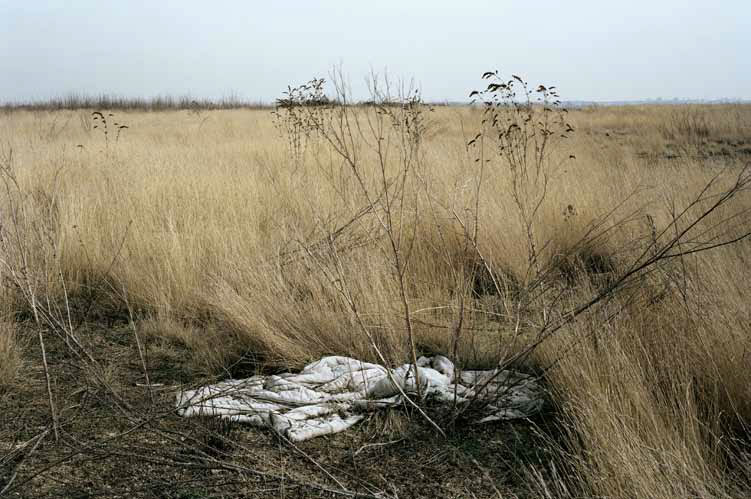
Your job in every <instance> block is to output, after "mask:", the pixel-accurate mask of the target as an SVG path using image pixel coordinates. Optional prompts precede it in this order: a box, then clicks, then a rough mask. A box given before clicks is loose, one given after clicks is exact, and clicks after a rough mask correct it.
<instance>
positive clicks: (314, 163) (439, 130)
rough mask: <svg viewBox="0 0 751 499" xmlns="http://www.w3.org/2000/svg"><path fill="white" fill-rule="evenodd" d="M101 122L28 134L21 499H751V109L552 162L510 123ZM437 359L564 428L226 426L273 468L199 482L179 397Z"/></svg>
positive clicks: (18, 338) (10, 205) (2, 470)
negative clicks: (351, 431)
mask: <svg viewBox="0 0 751 499" xmlns="http://www.w3.org/2000/svg"><path fill="white" fill-rule="evenodd" d="M334 107H335V108H337V106H334ZM93 111H98V110H91V109H82V110H59V111H43V110H13V111H7V112H4V113H2V114H0V153H1V154H2V155H1V156H0V161H1V162H2V163H1V164H0V166H1V167H2V180H3V183H2V184H0V187H1V189H0V192H1V194H0V203H1V205H0V206H1V207H2V208H1V209H2V211H1V212H0V217H2V218H1V223H2V246H1V247H0V265H1V268H0V275H2V282H1V283H0V284H1V285H2V294H1V295H0V299H1V300H2V303H1V305H2V307H1V310H2V311H3V317H2V318H0V409H2V412H0V421H2V423H1V424H0V490H3V489H4V488H5V489H6V491H7V493H8V494H9V495H10V496H11V497H16V496H17V497H28V496H45V495H49V496H55V495H60V494H63V495H69V496H71V497H89V496H90V495H93V494H104V495H105V496H113V497H114V496H122V497H133V496H143V497H154V496H159V497H209V496H210V497H214V496H216V497H220V496H221V495H217V490H218V491H222V490H224V491H225V492H224V493H225V494H226V497H235V496H240V495H242V494H246V496H248V497H256V496H263V495H264V494H266V495H267V496H269V497H278V496H281V494H282V493H285V494H286V495H288V496H290V497H297V496H305V495H307V494H319V495H320V496H321V497H328V496H335V495H337V494H344V492H346V491H349V492H352V494H353V493H354V492H353V491H359V492H362V493H363V494H365V493H366V492H367V493H372V491H373V490H382V491H383V492H384V493H386V494H391V495H392V496H394V497H396V496H398V497H421V496H427V495H431V496H446V497H449V496H451V497H473V496H474V497H541V496H542V497H611V498H615V497H618V498H621V497H623V498H626V497H653V498H665V497H707V498H709V497H712V498H716V497H741V496H748V495H749V494H751V455H750V454H749V452H751V448H749V443H751V442H749V428H748V426H747V424H748V423H750V422H751V385H749V383H748V376H747V373H746V369H747V368H748V366H749V365H750V362H751V307H749V303H751V288H750V287H749V282H751V267H749V258H751V242H750V241H749V239H746V238H743V237H742V236H744V235H745V234H746V233H747V232H748V231H749V230H751V222H749V221H750V220H751V218H749V210H751V193H749V192H747V188H748V180H749V177H748V172H747V170H746V168H748V167H749V164H751V106H748V105H712V106H693V105H692V106H688V105H687V106H633V107H591V108H582V109H574V110H570V111H569V112H568V114H567V115H565V123H566V124H567V125H571V126H570V127H567V129H568V130H569V131H566V130H562V131H561V133H559V131H558V130H557V129H556V132H555V134H553V133H552V132H551V134H550V135H551V138H550V140H549V141H547V142H546V144H545V146H544V153H543V154H541V155H540V156H536V153H535V151H539V149H535V148H534V147H533V145H534V144H537V145H538V146H539V145H540V142H539V141H540V140H541V137H544V133H543V134H542V135H540V130H542V129H540V128H538V129H536V130H537V132H538V135H536V136H531V135H530V134H529V133H528V134H527V135H525V136H522V135H505V136H504V137H502V138H499V135H497V134H496V135H494V133H496V132H498V131H499V130H500V131H503V130H501V128H500V127H496V128H492V124H491V128H487V127H488V123H487V122H486V123H485V124H483V123H482V120H483V118H484V117H487V115H484V114H483V112H482V109H481V108H470V107H445V106H436V107H434V108H429V107H428V106H404V107H399V106H383V108H379V106H371V107H368V106H359V107H344V108H342V107H338V110H337V109H334V110H333V111H332V110H322V109H321V110H319V109H318V107H315V106H310V107H306V108H301V109H300V110H297V111H295V109H294V108H291V109H287V110H284V109H282V110H280V113H279V114H277V115H274V114H272V113H271V110H268V109H265V110H264V109H256V110H249V109H240V110H214V111H201V110H198V109H194V110H173V111H160V112H144V111H137V110H121V111H108V110H101V112H102V114H94V115H93V114H92V112H93ZM504 112H506V111H504V110H501V111H500V113H501V118H502V119H503V117H504V116H506V115H504V114H503V113H504ZM530 112H532V113H539V112H541V111H540V110H539V109H537V110H532V111H530ZM537 116H538V115H537V114H535V120H536V119H537ZM311 120H320V121H313V122H311ZM104 121H106V122H107V123H106V125H105V123H104ZM311 123H312V124H311ZM123 126H125V127H123ZM483 126H484V127H486V128H485V129H484V130H485V131H486V133H484V134H483V135H482V136H481V137H480V138H479V139H478V138H477V137H476V135H477V134H478V133H479V131H481V130H483ZM570 129H573V131H571V130H570ZM505 130H506V131H508V129H505ZM105 132H106V133H105ZM564 132H565V133H564ZM562 133H563V134H564V135H565V137H562V136H561V134H562ZM473 139H476V140H475V141H474V142H473V144H472V145H471V146H469V147H468V143H469V142H470V141H472V140H473ZM499 140H500V141H503V140H506V141H507V146H508V147H507V149H506V150H500V149H499V148H498V142H497V141H499ZM522 140H528V141H529V142H528V144H529V149H524V150H523V153H522V154H521V155H516V156H514V155H510V156H509V155H506V152H507V151H508V150H512V151H517V152H518V151H519V150H521V149H519V148H520V147H521V146H520V144H521V143H522V142H521V141H522ZM546 140H547V139H546ZM535 141H537V142H535ZM525 147H526V146H525ZM514 148H516V149H514ZM736 239H737V240H736ZM726 243H727V244H726ZM715 246H716V247H715ZM40 340H43V341H44V344H45V348H46V350H45V351H44V357H45V358H46V361H45V362H46V364H47V366H44V365H43V360H42V351H41V349H40V344H41V343H40ZM415 353H416V354H417V355H420V354H424V353H444V354H446V355H448V356H450V357H453V358H454V359H456V361H457V363H458V364H459V365H460V366H462V367H488V366H493V365H497V364H499V363H500V364H502V365H504V366H513V367H515V368H518V369H521V370H525V371H527V372H530V373H535V374H539V375H540V376H541V379H543V381H544V383H545V384H546V386H547V387H548V388H549V392H550V401H549V407H548V408H547V409H546V411H545V413H544V414H543V415H541V416H540V417H539V418H538V419H536V420H533V421H527V422H518V423H513V424H497V425H494V426H493V425H491V426H492V428H490V429H488V428H482V429H479V428H476V427H473V428H469V429H468V428H466V427H464V426H463V425H462V421H463V420H462V419H461V418H458V419H456V418H450V417H444V415H440V414H437V415H435V418H436V420H437V421H438V420H439V421H440V422H442V424H443V425H444V428H446V430H445V431H446V433H447V434H448V436H447V437H446V439H444V438H443V437H440V436H439V435H438V434H437V433H435V432H434V431H433V430H431V429H430V428H429V426H420V425H421V424H422V423H420V421H421V419H420V416H418V415H417V414H413V415H412V418H411V419H410V421H411V422H406V423H405V422H404V418H403V414H402V413H400V414H391V415H390V416H388V418H386V419H389V418H390V419H389V420H388V421H387V420H384V421H371V422H370V423H368V424H366V425H364V429H362V430H359V431H360V433H359V434H357V435H354V436H337V437H336V438H331V439H327V440H326V443H324V444H321V443H310V444H308V443H306V444H305V445H303V446H301V447H302V448H301V449H289V448H288V447H287V446H284V445H281V446H280V445H279V444H278V443H275V442H274V441H273V438H271V437H269V436H268V435H265V436H262V437H259V436H257V435H255V434H257V433H259V432H258V431H257V430H252V429H242V428H241V429H238V428H231V429H229V430H228V429H225V428H217V427H216V426H215V425H214V426H212V424H213V423H209V422H201V423H200V424H202V425H204V426H201V428H202V431H204V430H205V431H211V432H213V433H212V434H216V433H219V434H220V435H225V434H226V432H230V431H231V432H232V433H231V435H232V437H231V439H232V440H235V441H237V442H246V443H245V444H244V445H245V447H243V445H241V444H239V443H237V444H235V445H234V446H227V445H224V446H222V445H220V446H218V447H221V448H220V451H216V452H213V453H212V452H204V451H205V448H204V447H205V445H208V444H206V439H203V440H201V438H202V437H201V438H198V440H200V442H199V443H202V444H203V445H204V447H201V446H200V445H199V443H196V445H195V446H193V447H191V449H193V450H192V451H191V452H194V454H191V456H193V457H190V458H188V457H186V456H187V453H188V451H187V450H186V448H187V447H190V446H189V445H188V444H189V440H186V437H185V433H188V434H193V435H198V433H196V432H197V430H195V429H191V430H188V429H186V428H188V426H187V425H188V424H191V425H197V424H199V423H194V422H190V423H188V422H184V421H181V420H179V418H176V417H175V416H174V414H172V413H170V412H169V404H170V403H171V401H172V400H173V399H172V398H171V397H173V394H172V392H170V391H169V390H167V387H170V386H176V385H177V384H178V383H188V384H189V383H200V382H203V381H205V380H209V379H216V378H226V377H229V376H236V377H241V376H246V375H248V374H249V373H253V372H257V371H274V370H281V369H290V368H292V369H294V368H300V367H301V366H303V365H304V364H306V363H307V362H310V361H312V360H316V359H318V358H319V357H320V356H322V355H327V354H342V355H350V356H354V357H359V358H363V359H367V360H373V361H378V362H381V361H383V360H384V359H385V360H386V361H387V362H389V363H391V364H399V363H403V362H408V361H410V360H411V358H412V355H413V354H415ZM46 376H49V378H50V379H49V382H47V380H46ZM148 376H150V378H149V377H148ZM144 377H146V379H144ZM146 380H150V382H151V383H152V384H154V383H160V384H162V385H163V386H162V387H161V388H159V389H158V390H157V391H156V393H155V392H154V391H150V390H147V389H144V388H138V387H137V386H136V384H137V383H138V385H143V384H145V382H146ZM48 387H49V388H48ZM155 399H156V401H155ZM50 401H52V404H50ZM160 404H161V405H160ZM50 405H52V406H53V407H54V408H55V412H56V419H57V420H58V425H57V426H58V427H59V436H58V442H57V443H55V438H54V436H53V429H52V426H50V425H51V424H52V422H51V416H50ZM160 407H161V409H159V408H160ZM160 411H161V412H160ZM108 418H109V419H108ZM392 420H393V421H392ZM29 421H33V422H29ZM87 421H88V422H87ZM379 425H382V427H381V426H379ZM414 425H418V426H419V428H417V429H414V428H413V426H414ZM386 427H388V431H382V430H383V428H386ZM92 428H93V429H92ZM191 428H192V427H191ZM206 428H208V430H207V429H206ZM378 428H381V429H378ZM405 428H406V429H405ZM431 431H432V432H433V433H431ZM180 432H183V433H180ZM191 432H192V433H191ZM241 432H242V433H243V435H245V436H244V437H240V436H238V435H239V433H241ZM488 432H490V433H488ZM473 434H474V436H473ZM180 435H182V436H180ZM201 435H203V433H201ZM395 435H396V436H395ZM519 435H521V436H519ZM181 438H182V440H181ZM243 438H245V439H257V438H265V439H266V440H265V441H263V442H261V443H259V442H257V441H249V440H243ZM379 438H380V439H381V441H379V440H378V439H379ZM358 439H359V440H358ZM474 439H476V440H474ZM514 439H517V440H518V441H519V442H520V443H514V442H516V441H517V440H514ZM519 439H521V440H519ZM386 441H388V442H392V441H399V442H401V443H397V444H392V445H384V446H383V447H362V446H366V445H369V444H370V443H378V444H379V443H381V442H386ZM426 441H430V442H432V443H431V444H430V445H431V446H430V447H427V448H425V447H424V446H426V445H428V444H426V443H425V442H426ZM248 442H250V443H248ZM467 442H471V445H470V444H468V443H467ZM24 443H25V445H22V444H24ZM326 446H329V447H333V448H334V450H331V451H328V450H327V448H326ZM351 446H353V448H354V449H360V450H362V449H363V448H367V449H368V450H367V451H364V452H359V453H358V452H349V451H347V450H346V449H349V448H350V447H351ZM209 447H211V445H209ZM195 448H198V449H199V450H200V449H204V450H200V453H199V454H200V455H198V454H195V453H197V452H199V451H197V450H195ZM248 448H252V449H255V450H254V451H253V452H250V451H248V450H247V449H248ZM14 449H15V450H14ZM19 449H20V450H19ZM212 449H213V447H212ZM259 449H260V450H259ZM395 449H399V450H398V451H397V450H395ZM418 449H421V450H420V452H430V453H437V455H440V456H442V458H441V459H442V460H441V463H442V464H441V465H438V464H436V463H434V462H432V463H431V464H426V463H421V462H420V460H426V461H427V460H428V457H427V456H425V455H417V452H418ZM167 450H170V452H171V453H170V454H169V456H171V457H170V458H169V459H168V458H167V457H166V452H167ZM298 450H299V451H300V452H297V451H298ZM374 453H375V454H374ZM163 454H165V455H163ZM3 456H5V457H3ZM144 456H145V457H144ZM148 456H152V458H149V457H148ZM175 456H178V457H179V459H178V458H177V457H175ZM180 456H182V457H180ZM207 456H208V457H207ZM301 456H302V457H301ZM477 456H482V458H481V459H480V458H477ZM358 459H365V461H364V462H360V461H358ZM478 459H479V460H480V462H482V463H487V462H489V461H495V462H496V464H495V465H493V466H491V467H488V466H486V465H485V464H483V465H481V464H478ZM313 461H315V462H316V463H317V465H316V464H314V463H313ZM199 462H200V463H201V466H203V468H200V469H199V466H198V463H199ZM207 463H208V464H207ZM445 463H450V464H445ZM504 463H505V464H504ZM475 465H476V466H475ZM107 466H110V468H107ZM103 467H104V468H103ZM324 468H325V469H324ZM118 469H119V472H117V471H113V470H118ZM167 469H169V470H172V471H169V472H167V471H164V470H167ZM305 469H307V471H302V470H305ZM322 469H323V471H321V470H322ZM364 469H367V470H368V471H365V470H364ZM123 470H126V471H123ZM395 470H401V471H395ZM410 470H411V471H410ZM261 472H263V473H267V475H263V476H261V475H259V473H261ZM254 473H256V474H254ZM273 473H277V474H273ZM397 475H403V476H401V477H400V476H397ZM125 476H128V477H131V478H129V479H127V480H126V479H124V478H123V477H125ZM135 476H138V477H140V478H139V479H136V478H133V477H135ZM468 476H474V477H475V478H476V477H481V479H480V480H479V483H478V484H477V485H472V484H471V483H472V482H473V481H470V482H467V479H466V477H468ZM97 477H99V478H97ZM259 477H260V478H259ZM379 477H380V478H379ZM139 480H140V481H141V482H142V488H141V489H138V488H137V487H135V486H134V482H138V481H139ZM160 480H161V481H160ZM285 480H286V481H285ZM363 480H366V481H367V483H368V485H367V487H366V486H365V485H362V483H361V482H362V481H363ZM123 481H126V482H128V485H127V487H132V488H127V487H126V488H122V487H124V486H123ZM220 481H221V486H220V485H219V482H220ZM474 482H478V480H474ZM169 483H171V484H173V486H171V487H170V486H169V485H168V484H169ZM301 483H302V484H307V485H305V486H303V487H302V488H301V487H300V484H301ZM389 483H391V484H392V485H388V484H389ZM418 483H421V484H422V485H417V484H418ZM160 484H161V485H160ZM174 484H180V486H179V487H178V486H175V485H174ZM212 484H213V485H212ZM285 484H286V485H285ZM310 484H318V485H315V486H311V485H310ZM321 484H324V485H325V487H324V485H321ZM425 484H429V486H428V485H425ZM106 487H114V488H112V489H107V488H106ZM117 487H120V488H119V489H118V488H117ZM160 487H161V488H160ZM191 487H193V488H191ZM201 487H203V488H201ZM211 487H215V488H214V489H212V488H211ZM285 487H288V489H285ZM368 487H369V488H368ZM418 487H426V488H423V489H419V488H418ZM194 489H195V490H194ZM155 490H161V491H162V492H160V493H159V494H161V495H159V494H157V493H156V492H154V491H155ZM227 491H232V492H227ZM285 491H286V492H285ZM13 494H16V495H15V496H14V495H13ZM87 494H88V495H87ZM191 494H192V495H191ZM212 494H214V495H212ZM352 494H350V496H353V495H352ZM1 495H2V493H0V496H1ZM345 495H346V494H345Z"/></svg>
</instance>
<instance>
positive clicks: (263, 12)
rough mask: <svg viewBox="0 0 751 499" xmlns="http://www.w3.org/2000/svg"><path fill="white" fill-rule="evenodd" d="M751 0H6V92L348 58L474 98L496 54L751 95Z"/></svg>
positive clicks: (651, 85) (532, 71)
mask: <svg viewBox="0 0 751 499" xmlns="http://www.w3.org/2000/svg"><path fill="white" fill-rule="evenodd" d="M750 51H751V0H709V1H707V0H702V1H698V0H651V1H644V0H618V1H609V0H568V1H563V0H561V1H544V0H537V1H530V0H524V1H521V0H488V1H482V0H462V1H450V2H449V1H440V0H432V1H431V0H375V1H361V0H306V1H293V0H287V1H271V0H269V1H264V2H261V1H225V0H201V1H198V0H174V1H172V0H169V1H168V0H159V1H156V0H149V1H147V0H118V1H110V0H60V1H53V0H0V100H2V101H18V100H33V99H44V98H48V97H52V96H63V95H66V94H69V93H73V92H75V93H86V94H90V95H98V94H101V93H106V94H115V95H122V96H144V97H145V96H154V95H173V96H183V95H191V96H192V97H195V98H198V97H210V98H221V97H223V96H237V97H240V98H244V99H249V100H262V101H272V100H273V99H274V98H276V97H278V96H279V95H280V93H281V91H282V90H283V89H284V88H285V87H286V85H287V84H289V83H293V84H297V83H302V82H304V81H307V80H308V79H310V78H312V77H314V76H326V74H327V73H328V71H329V70H330V69H331V67H332V66H334V65H337V64H341V65H342V66H343V68H344V71H345V73H347V74H348V75H349V79H350V81H351V83H352V85H353V87H354V89H355V91H356V92H359V90H358V89H360V88H362V87H361V85H360V84H361V82H362V81H363V79H364V76H365V75H366V74H367V73H368V72H369V71H370V69H371V68H373V69H375V70H382V69H383V68H387V69H388V71H389V73H390V74H391V75H394V76H399V77H404V78H414V80H415V81H416V82H417V83H418V84H419V86H420V87H421V88H422V90H423V94H424V96H425V97H427V98H428V99H431V100H452V101H455V100H464V99H466V96H467V94H468V93H469V91H470V90H472V89H473V88H475V87H476V86H478V85H479V76H480V74H482V72H484V71H486V70H489V69H500V70H501V71H502V72H503V73H505V74H509V73H516V74H520V75H523V76H524V77H526V78H527V79H528V80H530V82H532V83H545V84H548V85H557V86H558V87H559V89H560V91H561V94H562V97H563V98H564V99H566V100H575V99H581V100H631V99H643V98H657V97H664V98H671V97H678V98H702V99H715V98H743V99H749V98H751V53H750Z"/></svg>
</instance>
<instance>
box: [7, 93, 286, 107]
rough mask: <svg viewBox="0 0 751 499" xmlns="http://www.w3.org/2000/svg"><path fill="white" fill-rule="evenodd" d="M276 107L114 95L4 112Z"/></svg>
mask: <svg viewBox="0 0 751 499" xmlns="http://www.w3.org/2000/svg"><path fill="white" fill-rule="evenodd" d="M272 107H274V105H273V104H268V103H264V102H260V101H246V100H242V99H240V98H236V97H227V98H222V99H195V98H192V97H171V96H158V97H147V98H144V97H119V96H112V95H100V96H87V95H68V96H65V97H53V98H50V99H46V100H35V101H26V102H3V103H0V109H3V110H39V111H59V110H75V109H110V110H120V111H127V110H132V111H179V110H195V111H209V110H213V109H269V108H272Z"/></svg>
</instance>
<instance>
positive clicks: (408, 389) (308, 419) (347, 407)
mask: <svg viewBox="0 0 751 499" xmlns="http://www.w3.org/2000/svg"><path fill="white" fill-rule="evenodd" d="M417 365H418V379H419V381H420V385H421V390H420V393H421V395H422V396H423V397H426V398H428V399H431V398H432V399H434V400H437V401H439V402H443V403H446V404H452V403H453V402H454V400H455V397H456V400H457V402H458V403H459V404H462V403H467V402H468V401H469V400H470V399H472V398H474V397H475V393H476V390H480V389H481V388H482V387H483V386H484V385H485V383H486V382H487V381H488V379H491V378H493V377H494V376H495V377H494V378H493V379H492V381H491V382H490V383H489V384H487V386H486V387H485V389H484V390H483V392H482V393H481V394H479V395H478V396H477V398H478V399H480V400H483V401H485V402H487V405H485V407H484V411H485V412H484V415H483V417H482V418H481V419H480V420H479V421H478V422H480V423H483V422H487V421H496V420H502V419H515V418H523V417H527V416H530V415H532V414H533V413H535V412H537V411H538V410H540V408H541V406H542V394H541V390H540V387H539V385H538V384H537V383H536V382H535V381H534V379H532V378H531V377H530V376H528V375H525V374H520V373H515V372H512V371H502V372H498V371H497V370H495V371H493V370H491V371H461V372H460V374H459V378H458V379H457V380H455V379H454V375H455V374H454V373H455V370H454V364H453V363H452V362H451V361H450V360H449V359H447V358H446V357H443V356H441V355H436V356H434V357H420V359H419V360H418V361H417ZM389 373H390V374H391V376H389ZM395 383H396V384H398V385H399V387H401V389H402V390H403V391H404V392H405V393H406V394H408V395H410V396H411V395H416V393H417V389H416V388H417V387H416V383H415V377H414V369H413V368H412V365H411V364H404V365H403V366H400V367H397V368H395V369H391V370H390V371H389V370H387V369H386V368H385V367H383V366H380V365H378V364H370V363H368V362H362V361H359V360H356V359H352V358H349V357H338V356H333V357H324V358H322V359H321V360H319V361H316V362H313V363H312V364H308V365H307V366H305V368H304V369H303V370H302V371H301V372H300V373H297V374H294V373H286V374H279V375H271V376H262V375H258V376H253V377H251V378H247V379H237V380H228V381H223V382H221V383H217V384H215V385H209V386H204V387H201V388H199V389H197V390H185V391H183V392H180V393H179V394H178V396H177V411H178V414H179V415H181V416H184V417H191V416H218V417H222V418H227V419H230V420H232V421H238V422H243V423H249V424H252V425H256V426H270V427H271V428H273V429H274V431H276V432H278V433H279V434H281V435H283V436H285V437H286V438H288V439H290V440H292V441H294V442H299V441H303V440H308V439H310V438H314V437H317V436H320V435H328V434H331V433H338V432H340V431H344V430H346V429H347V428H349V427H351V426H352V425H354V424H356V423H357V422H359V421H361V420H362V419H363V418H364V417H365V413H367V412H368V411H374V410H377V409H379V408H383V407H394V406H397V405H399V404H401V403H402V395H401V392H400V391H399V389H398V388H397V386H396V384H395Z"/></svg>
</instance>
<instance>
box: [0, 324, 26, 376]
mask: <svg viewBox="0 0 751 499" xmlns="http://www.w3.org/2000/svg"><path fill="white" fill-rule="evenodd" d="M22 365H23V358H22V356H21V343H20V338H19V335H18V332H17V327H16V325H15V324H14V323H12V322H0V390H2V389H3V388H5V387H8V386H10V385H12V384H13V382H14V381H16V379H17V376H18V374H19V372H20V370H21V366H22Z"/></svg>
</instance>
